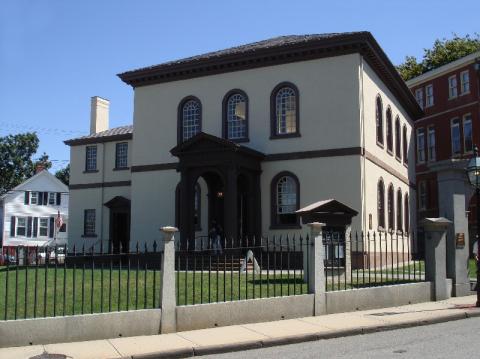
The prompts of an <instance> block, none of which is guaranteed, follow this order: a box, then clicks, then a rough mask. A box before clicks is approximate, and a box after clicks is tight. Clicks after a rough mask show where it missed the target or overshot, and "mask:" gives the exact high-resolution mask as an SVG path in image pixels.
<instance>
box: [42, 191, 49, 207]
mask: <svg viewBox="0 0 480 359" xmlns="http://www.w3.org/2000/svg"><path fill="white" fill-rule="evenodd" d="M47 204H48V192H43V205H44V206H46V205H47Z"/></svg>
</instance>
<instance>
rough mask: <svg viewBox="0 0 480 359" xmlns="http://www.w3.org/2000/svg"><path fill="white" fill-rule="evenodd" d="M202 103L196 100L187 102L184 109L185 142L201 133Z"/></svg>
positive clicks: (183, 137)
mask: <svg viewBox="0 0 480 359" xmlns="http://www.w3.org/2000/svg"><path fill="white" fill-rule="evenodd" d="M200 112H201V111H200V103H199V102H198V101H196V100H189V101H187V102H185V104H184V105H183V108H182V139H183V140H184V141H186V140H188V139H189V138H191V137H193V136H195V135H196V134H197V133H199V132H200V116H201V113H200Z"/></svg>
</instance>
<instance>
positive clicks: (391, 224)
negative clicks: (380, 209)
mask: <svg viewBox="0 0 480 359" xmlns="http://www.w3.org/2000/svg"><path fill="white" fill-rule="evenodd" d="M394 196H395V195H394V190H393V185H392V184H391V183H390V186H388V195H387V202H388V203H387V206H388V207H387V212H388V229H389V230H394V229H395V207H394V205H395V202H394V201H395V198H394Z"/></svg>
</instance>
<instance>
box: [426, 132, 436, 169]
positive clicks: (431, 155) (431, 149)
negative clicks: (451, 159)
mask: <svg viewBox="0 0 480 359" xmlns="http://www.w3.org/2000/svg"><path fill="white" fill-rule="evenodd" d="M436 156H437V153H436V145H435V128H433V127H430V128H429V129H428V160H429V161H434V160H435V158H436Z"/></svg>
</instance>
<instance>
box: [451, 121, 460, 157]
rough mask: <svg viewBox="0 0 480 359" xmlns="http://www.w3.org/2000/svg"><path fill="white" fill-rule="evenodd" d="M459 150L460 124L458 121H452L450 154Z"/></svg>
mask: <svg viewBox="0 0 480 359" xmlns="http://www.w3.org/2000/svg"><path fill="white" fill-rule="evenodd" d="M460 151H461V143H460V126H459V121H458V120H455V121H453V122H452V154H458V153H460Z"/></svg>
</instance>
